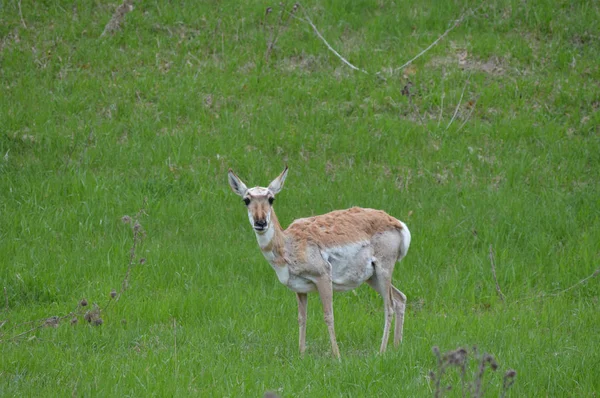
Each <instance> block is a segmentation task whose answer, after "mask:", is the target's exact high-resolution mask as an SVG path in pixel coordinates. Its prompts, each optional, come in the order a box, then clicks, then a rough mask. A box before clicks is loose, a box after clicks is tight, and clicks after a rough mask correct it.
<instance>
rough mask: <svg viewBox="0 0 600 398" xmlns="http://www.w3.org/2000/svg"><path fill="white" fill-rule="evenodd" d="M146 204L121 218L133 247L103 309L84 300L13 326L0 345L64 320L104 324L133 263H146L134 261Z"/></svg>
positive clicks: (126, 284)
mask: <svg viewBox="0 0 600 398" xmlns="http://www.w3.org/2000/svg"><path fill="white" fill-rule="evenodd" d="M146 203H147V199H144V204H143V206H142V208H141V209H140V210H139V211H138V213H137V214H136V216H135V218H133V219H132V218H131V217H129V216H124V217H122V218H121V221H122V222H124V223H125V224H132V230H133V245H132V246H131V249H130V251H129V264H128V267H127V272H126V274H125V277H124V279H123V282H122V283H121V290H120V291H119V292H118V293H117V291H116V290H115V289H112V290H111V292H110V294H109V299H108V302H107V303H106V305H105V306H104V308H101V307H100V306H99V305H98V304H96V303H93V304H92V307H91V308H89V309H88V305H89V303H88V301H87V300H86V299H85V298H84V299H82V300H81V301H80V302H79V303H78V304H77V308H75V309H74V310H73V311H71V312H69V313H68V314H66V315H63V316H50V317H47V318H42V319H38V320H34V321H28V322H22V323H19V324H17V325H14V326H13V327H12V328H10V329H9V330H8V331H7V332H4V333H2V332H0V343H4V342H8V341H15V340H18V339H19V338H21V337H24V336H27V335H29V334H31V333H33V332H35V331H36V330H39V329H41V328H45V327H53V328H56V327H58V326H59V325H60V324H61V323H62V322H63V321H64V320H66V319H70V323H71V325H77V324H78V323H79V318H83V319H84V320H85V321H87V322H88V323H90V324H91V325H93V326H100V325H102V324H103V323H104V320H103V319H102V314H104V313H106V311H107V310H108V308H109V307H110V305H111V303H112V302H113V301H115V302H116V301H118V300H119V298H120V297H121V295H122V294H123V292H124V291H125V290H126V289H127V287H128V286H129V278H130V276H131V270H132V268H133V266H134V265H135V263H139V264H144V263H145V262H146V259H145V258H141V259H139V260H138V261H136V250H137V248H138V247H139V245H140V244H141V241H142V240H143V238H144V237H145V236H146V233H145V231H144V229H143V228H142V225H141V224H140V222H139V218H141V216H143V215H145V214H146V212H145V207H146ZM4 292H5V297H6V309H7V310H8V295H7V293H6V288H4ZM7 322H8V320H4V321H2V323H0V327H2V326H4V324H6V323H7ZM23 328H26V330H25V331H22V332H18V333H16V334H13V335H12V336H10V335H9V336H8V337H4V336H5V335H7V334H9V333H10V332H13V333H14V332H15V331H17V330H19V329H21V330H22V329H23Z"/></svg>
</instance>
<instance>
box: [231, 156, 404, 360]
mask: <svg viewBox="0 0 600 398" xmlns="http://www.w3.org/2000/svg"><path fill="white" fill-rule="evenodd" d="M287 171H288V168H287V166H286V167H285V169H284V170H283V172H282V173H281V174H280V175H279V176H278V177H277V178H276V179H274V180H273V181H272V182H271V183H270V184H269V186H268V187H267V188H263V187H254V188H247V187H246V185H245V184H244V183H243V182H242V180H240V179H239V177H238V176H236V175H235V173H234V172H233V171H232V170H231V169H229V173H228V177H229V185H230V186H231V189H232V190H233V192H235V193H236V194H237V195H239V196H241V197H242V198H243V200H244V203H245V204H246V207H247V209H248V218H249V220H250V224H251V225H252V227H253V228H254V232H255V234H256V238H257V240H258V245H259V246H260V250H261V251H262V253H263V255H264V256H265V258H266V259H267V261H268V262H269V264H271V267H273V269H274V270H275V273H276V274H277V277H278V278H279V281H280V282H281V283H282V284H284V285H285V286H287V287H288V288H290V289H291V290H293V291H294V292H296V298H297V301H298V324H299V347H300V354H301V355H303V354H304V350H305V348H306V308H307V304H308V296H307V293H309V292H314V291H317V292H318V293H319V296H320V298H321V303H322V305H323V313H324V317H325V323H326V324H327V329H328V331H329V339H330V340H331V349H332V351H333V355H334V356H335V357H337V358H339V357H340V351H339V349H338V345H337V341H336V338H335V330H334V326H333V292H334V291H344V290H351V289H355V288H357V287H358V286H360V285H361V284H362V283H363V282H367V283H368V284H369V286H371V287H372V288H373V289H375V290H376V291H377V292H379V294H380V295H381V297H383V305H384V311H385V323H384V328H383V338H382V341H381V347H380V349H379V352H380V353H383V352H385V349H386V347H387V343H388V339H389V332H390V326H391V323H392V318H393V316H394V313H395V315H396V326H395V328H394V344H395V345H398V344H399V343H400V341H402V325H403V323H404V310H405V308H406V296H405V295H404V294H403V293H402V292H401V291H400V290H398V289H396V288H395V287H394V286H392V273H393V271H394V265H395V264H396V261H400V260H401V259H402V258H403V257H404V256H405V255H406V252H407V251H408V246H409V245H410V231H409V230H408V228H407V227H406V225H405V224H404V223H403V222H402V221H399V220H397V219H395V218H394V217H392V216H390V215H388V214H387V213H385V212H383V211H381V210H373V209H363V208H359V207H353V208H351V209H347V210H336V211H332V212H331V213H327V214H324V215H320V216H316V217H309V218H300V219H298V220H295V221H294V222H293V223H292V224H291V225H290V226H289V227H288V228H287V229H286V230H283V229H282V228H281V225H280V224H279V221H278V220H277V216H276V215H275V210H273V201H274V200H275V195H277V194H278V193H279V192H280V191H281V189H282V188H283V183H284V182H285V178H286V176H287Z"/></svg>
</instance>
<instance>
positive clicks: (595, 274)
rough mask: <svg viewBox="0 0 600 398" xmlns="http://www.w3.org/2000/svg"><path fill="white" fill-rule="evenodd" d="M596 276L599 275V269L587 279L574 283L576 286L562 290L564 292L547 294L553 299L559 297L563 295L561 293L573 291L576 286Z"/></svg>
mask: <svg viewBox="0 0 600 398" xmlns="http://www.w3.org/2000/svg"><path fill="white" fill-rule="evenodd" d="M598 275H600V268H598V269H597V270H596V271H594V272H593V273H592V274H591V275H589V276H588V277H585V278H583V279H582V280H580V281H579V282H577V283H576V284H574V285H573V286H570V287H568V288H566V289H564V290H561V291H560V292H556V293H552V294H549V296H553V297H556V296H559V295H561V294H563V293H566V292H568V291H569V290H573V289H575V288H576V287H577V286H579V285H582V284H584V283H585V282H587V281H588V280H590V279H593V278H595V277H597V276H598Z"/></svg>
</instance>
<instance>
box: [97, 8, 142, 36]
mask: <svg viewBox="0 0 600 398" xmlns="http://www.w3.org/2000/svg"><path fill="white" fill-rule="evenodd" d="M133 1H134V0H124V1H123V3H122V4H121V5H120V6H118V7H117V9H116V10H115V13H114V14H113V16H112V17H111V18H110V21H108V23H107V24H106V26H105V27H104V31H103V32H102V34H101V35H100V37H104V36H106V35H108V34H113V33H115V32H117V31H119V30H121V25H122V24H123V21H124V20H125V14H127V13H129V12H131V11H133Z"/></svg>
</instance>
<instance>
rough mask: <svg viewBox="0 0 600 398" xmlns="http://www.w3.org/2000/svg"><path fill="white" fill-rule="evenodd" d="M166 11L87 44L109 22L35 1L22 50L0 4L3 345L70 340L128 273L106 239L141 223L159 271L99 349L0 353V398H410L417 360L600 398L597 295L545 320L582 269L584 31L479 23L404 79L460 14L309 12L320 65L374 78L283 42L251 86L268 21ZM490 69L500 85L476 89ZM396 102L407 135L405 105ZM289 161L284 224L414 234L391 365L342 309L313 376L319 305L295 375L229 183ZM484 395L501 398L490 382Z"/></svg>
mask: <svg viewBox="0 0 600 398" xmlns="http://www.w3.org/2000/svg"><path fill="white" fill-rule="evenodd" d="M176 3H177V4H170V5H167V4H163V2H145V4H138V5H137V6H136V9H135V10H134V12H133V13H131V14H129V15H128V16H127V20H126V25H125V28H124V30H123V31H122V32H121V33H119V34H117V35H115V36H114V37H109V38H106V39H99V35H100V33H101V32H102V30H103V28H104V24H105V23H106V22H107V21H108V19H109V18H110V15H111V14H112V12H113V10H114V7H115V5H116V4H107V3H102V2H99V1H96V2H87V1H80V2H75V3H73V2H67V1H64V2H50V1H46V2H38V1H36V2H30V1H23V2H22V13H23V18H24V22H25V23H26V25H27V29H25V28H24V27H23V24H22V22H21V20H20V17H19V13H18V7H17V2H16V1H3V2H0V22H1V23H0V36H1V37H2V41H1V44H0V48H1V49H0V62H1V64H0V79H1V84H2V89H1V90H2V95H0V153H1V154H2V155H3V158H2V159H0V195H1V197H0V259H1V261H2V265H1V267H0V281H2V285H3V286H6V289H7V293H8V299H9V305H10V309H9V311H8V312H6V311H5V312H2V313H0V320H1V319H9V323H8V324H6V325H5V326H4V327H3V328H2V329H0V332H6V331H7V330H8V328H9V327H10V325H15V324H18V323H19V322H24V321H28V320H32V319H37V318H43V317H47V316H50V315H57V314H58V315H60V314H65V313H68V311H70V310H71V309H72V308H73V306H74V305H75V304H76V303H77V302H78V300H79V299H80V298H81V297H87V298H88V300H90V301H97V302H104V300H105V299H106V297H107V296H108V292H109V291H110V289H111V288H113V287H119V286H120V284H121V280H122V279H123V275H124V273H125V268H126V265H127V261H128V260H127V259H128V252H129V248H130V246H131V232H130V230H129V228H128V227H127V226H124V225H122V224H121V222H120V218H121V216H123V215H124V214H130V215H133V214H134V213H135V212H136V211H137V210H138V209H139V208H140V206H141V205H142V203H143V200H144V198H145V197H147V199H148V205H147V214H148V216H147V217H144V219H143V220H142V224H143V225H144V228H145V230H146V231H147V234H148V235H147V238H146V240H145V242H144V244H143V246H142V248H141V249H140V250H138V255H139V256H143V257H145V258H147V262H146V264H145V265H144V266H140V267H136V268H135V269H134V272H133V275H132V278H131V288H130V290H128V291H127V292H126V295H125V296H124V297H123V298H122V299H121V301H119V303H118V305H116V306H114V307H113V308H112V310H111V311H110V312H109V313H108V314H107V316H106V317H105V320H104V321H105V322H104V325H103V326H102V327H98V328H92V327H87V325H78V326H76V327H70V326H68V325H61V326H60V327H59V328H56V329H54V328H44V329H41V330H39V331H37V332H36V333H34V336H35V338H32V339H25V340H20V341H19V342H14V343H13V342H10V343H0V352H1V355H0V394H1V395H64V394H65V393H66V392H69V393H70V392H72V391H73V392H76V393H77V394H80V395H91V394H98V395H108V394H112V395H119V396H122V395H136V396H139V395H148V394H154V395H157V396H168V395H172V394H177V395H186V394H190V395H198V394H201V395H208V394H211V395H215V396H226V395H229V396H240V395H247V396H257V395H260V394H261V393H262V392H264V391H265V390H267V389H273V390H278V391H280V393H282V394H283V395H284V396H307V395H311V396H334V395H348V396H367V395H369V396H372V395H374V393H373V392H376V394H377V395H378V396H397V395H398V394H401V395H407V396H423V395H427V394H428V391H429V388H430V387H429V383H428V381H427V376H426V375H427V372H428V371H429V370H430V369H432V368H434V365H435V360H434V357H433V355H432V354H431V351H430V349H431V346H433V345H439V346H440V347H441V348H442V349H443V350H445V349H452V348H455V347H457V346H460V345H472V344H477V345H478V346H479V347H480V349H482V350H485V351H488V352H491V353H493V354H494V355H495V356H496V358H497V359H498V361H499V362H500V364H501V366H502V368H503V369H506V368H507V367H513V368H515V369H517V371H518V372H519V376H518V381H517V384H516V385H515V387H514V389H513V391H512V396H534V395H535V396H542V395H550V396H562V395H565V396H569V395H576V396H590V395H591V394H592V393H593V392H594V391H597V390H599V389H600V384H599V382H598V378H597V377H594V372H593V371H592V369H594V368H596V367H597V365H598V361H599V359H600V355H599V354H598V351H597V348H596V346H597V344H596V337H597V331H598V327H597V325H598V322H600V316H599V315H598V314H599V312H598V295H599V293H600V289H599V288H598V283H597V280H592V282H590V283H589V284H587V285H585V286H582V287H580V288H577V289H573V290H572V291H569V292H566V293H564V294H561V295H558V296H556V297H545V298H543V299H539V298H535V297H536V296H538V295H540V294H541V293H550V292H556V291H559V290H561V289H565V288H567V287H569V286H571V285H573V284H574V283H576V282H577V281H579V280H581V279H582V278H584V277H585V276H587V275H589V274H591V273H592V272H593V271H594V269H596V268H597V267H598V257H599V254H600V245H599V244H598V242H600V214H599V211H598V209H599V208H600V206H599V205H600V199H599V198H600V192H599V188H598V181H599V179H600V175H599V174H600V173H599V171H598V170H600V167H599V166H600V159H599V158H600V140H599V135H598V134H599V128H598V125H600V114H599V112H598V108H599V106H600V105H599V104H600V96H599V94H598V93H599V92H600V87H599V86H598V81H599V80H600V71H599V66H598V63H597V60H598V58H599V57H600V46H599V44H598V43H599V40H598V38H599V37H600V25H599V22H598V21H599V20H600V9H599V7H598V5H597V4H595V3H594V2H592V1H590V2H578V3H576V4H575V5H571V3H570V2H566V1H563V2H550V1H548V2H537V3H538V4H536V5H535V6H533V5H530V4H527V3H523V2H520V1H512V2H511V1H493V2H492V1H490V2H485V3H484V4H483V6H482V7H481V9H479V11H478V12H477V13H476V16H475V17H472V18H469V19H468V20H467V21H466V22H465V23H464V24H462V25H461V26H460V27H458V28H457V29H455V30H454V31H452V32H451V33H450V34H449V35H448V37H447V38H446V39H445V40H444V41H442V42H441V43H440V45H439V46H437V47H435V48H434V49H432V50H431V51H429V52H428V53H427V54H426V55H425V56H423V57H421V58H420V59H419V60H417V61H416V62H415V64H414V66H412V67H411V68H409V69H408V70H406V71H405V73H406V75H405V76H402V74H395V75H390V74H389V68H390V67H394V66H399V65H401V64H403V63H404V62H405V61H406V60H408V59H410V58H411V57H412V56H414V55H416V54H417V53H418V52H420V51H421V50H422V49H423V48H425V47H426V46H427V45H429V44H430V43H431V42H432V41H433V40H435V38H436V37H437V36H439V35H440V34H441V33H442V32H443V31H444V30H445V29H446V28H447V27H448V24H449V22H450V21H451V20H452V18H456V17H457V16H458V15H460V14H461V12H462V11H463V10H465V9H467V8H469V7H470V6H471V4H470V3H467V2H446V3H444V5H443V6H440V5H439V4H438V3H437V2H427V1H425V2H419V4H409V3H406V4H405V3H402V2H400V3H397V4H395V5H394V4H391V3H388V2H377V1H366V0H365V1H360V2H359V1H356V2H345V1H334V0H330V1H323V2H318V3H311V4H308V3H307V4H306V7H307V10H308V11H309V12H310V13H311V16H312V19H313V21H314V22H315V23H316V24H317V26H319V29H320V30H321V32H322V33H323V34H324V35H325V36H326V37H327V38H328V40H330V42H331V44H332V45H333V46H334V47H335V48H336V49H338V50H339V51H340V52H341V53H342V54H344V55H345V56H346V57H347V58H348V59H349V60H350V61H351V62H352V63H354V64H356V65H357V66H359V67H361V68H364V69H366V70H368V71H369V72H371V75H364V74H361V73H355V72H352V71H351V70H350V69H349V68H347V67H345V66H344V65H342V64H341V63H340V61H339V60H338V59H337V58H335V57H334V56H333V55H332V54H331V53H329V52H328V51H327V49H326V48H325V47H324V46H323V44H322V42H320V41H319V40H318V39H317V38H316V37H315V36H314V34H313V33H312V31H311V30H310V27H308V26H307V25H305V24H303V23H302V22H298V21H292V22H291V23H290V25H289V27H288V28H287V30H286V31H285V32H284V33H283V34H282V35H281V37H280V39H279V41H278V45H277V48H276V50H275V51H274V53H273V54H272V56H271V59H270V63H269V64H266V63H265V61H264V54H265V49H266V43H267V40H268V36H269V35H268V33H265V31H264V29H263V27H261V25H260V21H262V20H263V13H264V9H265V7H266V6H268V5H271V4H267V3H264V4H256V3H255V2H243V3H242V4H240V2H233V1H230V2H225V1H223V2H218V3H215V4H210V5H201V4H199V3H198V2H195V1H189V2H187V3H184V2H176ZM276 11H277V10H276ZM270 17H271V18H270V20H271V21H275V20H276V14H275V13H274V14H272V15H271V16H270ZM464 50H467V53H468V57H467V59H466V62H467V63H466V66H463V67H462V68H461V67H460V66H459V65H458V62H457V59H458V58H460V57H461V54H463V53H464ZM487 61H490V62H491V64H492V65H494V66H495V67H496V68H495V69H494V70H491V71H490V70H488V71H485V70H482V68H481V64H482V63H485V62H487ZM468 69H473V70H472V71H469V70H468ZM375 72H382V74H383V75H384V76H386V80H383V79H379V78H376V77H374V76H372V74H373V73H375ZM490 72H491V73H490ZM469 77H470V83H469V85H468V86H465V81H466V80H467V79H468V78H469ZM407 79H410V80H411V81H412V82H413V83H414V87H413V92H414V93H415V94H416V95H415V97H414V98H413V102H414V106H415V107H416V108H417V109H418V111H415V108H414V107H413V106H411V104H410V103H409V102H408V99H407V98H406V97H404V96H402V95H401V93H400V91H401V89H402V87H403V86H404V85H405V84H406V82H407ZM465 87H466V88H465ZM463 88H465V92H464V98H463V102H462V105H461V107H460V111H459V112H458V114H457V118H456V119H455V120H454V121H453V123H452V124H451V126H450V128H446V126H447V125H448V124H449V123H450V121H451V119H452V115H453V114H454V111H455V107H456V105H457V103H458V102H459V98H460V96H461V92H462V91H463ZM443 93H444V99H443V100H442V94H443ZM442 101H443V105H442ZM475 101H476V105H475V109H474V111H473V113H472V116H471V117H470V118H469V119H468V120H467V115H468V114H469V112H470V108H469V107H471V106H472V104H473V103H474V102H475ZM418 114H420V115H421V116H418ZM440 114H441V115H442V116H441V119H440V117H439V116H440ZM421 118H423V119H424V120H425V124H426V125H425V126H423V125H422V123H421ZM465 121H467V122H466V124H465V125H464V127H463V128H462V129H459V128H460V127H461V125H462V124H463V122H465ZM284 161H285V162H287V163H288V164H289V165H290V167H291V172H290V175H289V178H288V182H287V184H288V185H287V186H286V188H285V190H284V191H283V193H282V194H281V195H280V197H279V200H278V205H277V209H278V215H279V218H280V219H281V221H282V222H283V223H284V224H288V223H289V222H290V221H291V220H293V219H294V218H296V217H300V216H306V215H310V214H318V213H322V212H326V211H329V210H332V209H337V208H344V207H349V206H353V205H360V206H365V207H374V208H382V209H385V210H387V211H388V212H389V213H391V214H393V215H395V216H397V217H398V218H400V219H403V220H404V221H405V222H407V224H408V225H409V226H410V228H411V232H412V234H413V244H412V247H411V251H410V252H409V255H408V257H407V258H406V259H405V261H404V262H403V263H402V264H401V265H400V266H398V268H397V270H396V273H395V284H396V286H398V287H400V289H401V290H403V291H404V292H405V293H406V294H407V296H408V298H409V309H408V314H407V320H406V324H405V343H404V344H403V345H402V347H401V348H400V349H398V350H391V351H390V352H388V353H387V354H386V355H385V356H377V355H376V350H377V347H378V341H379V339H380V334H381V326H382V323H383V322H382V321H383V319H382V314H381V312H382V310H381V301H380V298H379V297H378V296H377V295H376V294H375V293H374V292H372V291H370V290H369V289H368V288H366V287H364V288H361V289H359V290H358V291H357V292H356V295H355V294H352V293H346V294H339V295H337V296H336V298H335V310H336V326H337V332H338V339H339V342H340V348H341V351H342V356H343V362H342V363H341V364H338V363H337V362H335V361H333V360H331V358H330V356H329V344H328V339H327V335H326V329H325V326H324V325H323V322H322V316H321V311H320V308H319V307H320V306H319V305H318V304H317V302H318V301H317V299H316V297H312V298H311V300H310V302H311V305H310V306H309V327H308V342H309V347H308V351H307V357H306V358H304V359H302V360H301V359H300V358H299V357H298V355H297V346H296V345H297V343H296V340H297V330H296V325H295V322H296V308H295V307H296V304H295V299H294V297H293V294H292V293H291V292H289V291H287V290H286V289H285V288H284V287H282V286H280V285H279V284H278V283H277V280H276V278H275V276H274V275H273V273H272V271H271V270H270V268H269V266H268V265H267V264H266V262H265V261H264V259H263V258H262V257H261V256H260V253H259V251H258V250H257V248H256V243H255V241H254V237H253V236H252V233H251V232H250V231H249V227H248V225H247V221H246V215H245V214H244V213H245V212H244V209H243V206H242V205H241V204H240V202H239V198H237V197H236V196H234V195H233V194H232V193H231V192H230V191H229V188H228V187H227V185H226V178H225V174H226V170H227V168H228V167H233V168H234V169H236V170H237V171H238V173H239V174H240V175H241V176H242V178H244V179H245V180H246V181H247V182H248V183H249V184H261V185H264V184H267V183H268V181H270V179H271V178H273V177H274V176H276V175H277V173H278V172H279V171H280V169H281V168H282V165H283V163H284ZM490 245H492V246H493V247H494V251H495V258H496V263H497V268H498V270H497V271H498V279H499V282H500V285H501V286H502V289H503V291H504V293H505V294H506V295H507V301H508V302H507V304H502V303H501V302H499V300H498V298H497V296H496V292H495V289H494V285H493V280H492V277H491V271H490V266H489V258H488V250H489V246H490ZM174 319H175V320H176V326H177V329H176V330H177V332H176V344H175V333H174V331H175V329H174V327H173V325H174V323H173V322H174V321H173V320H174ZM121 320H126V323H123V322H121ZM7 335H10V333H7V334H5V335H4V336H3V337H6V336H7ZM489 381H490V385H489V389H490V390H493V391H499V389H500V386H501V374H495V375H494V376H493V377H491V378H490V380H489Z"/></svg>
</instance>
